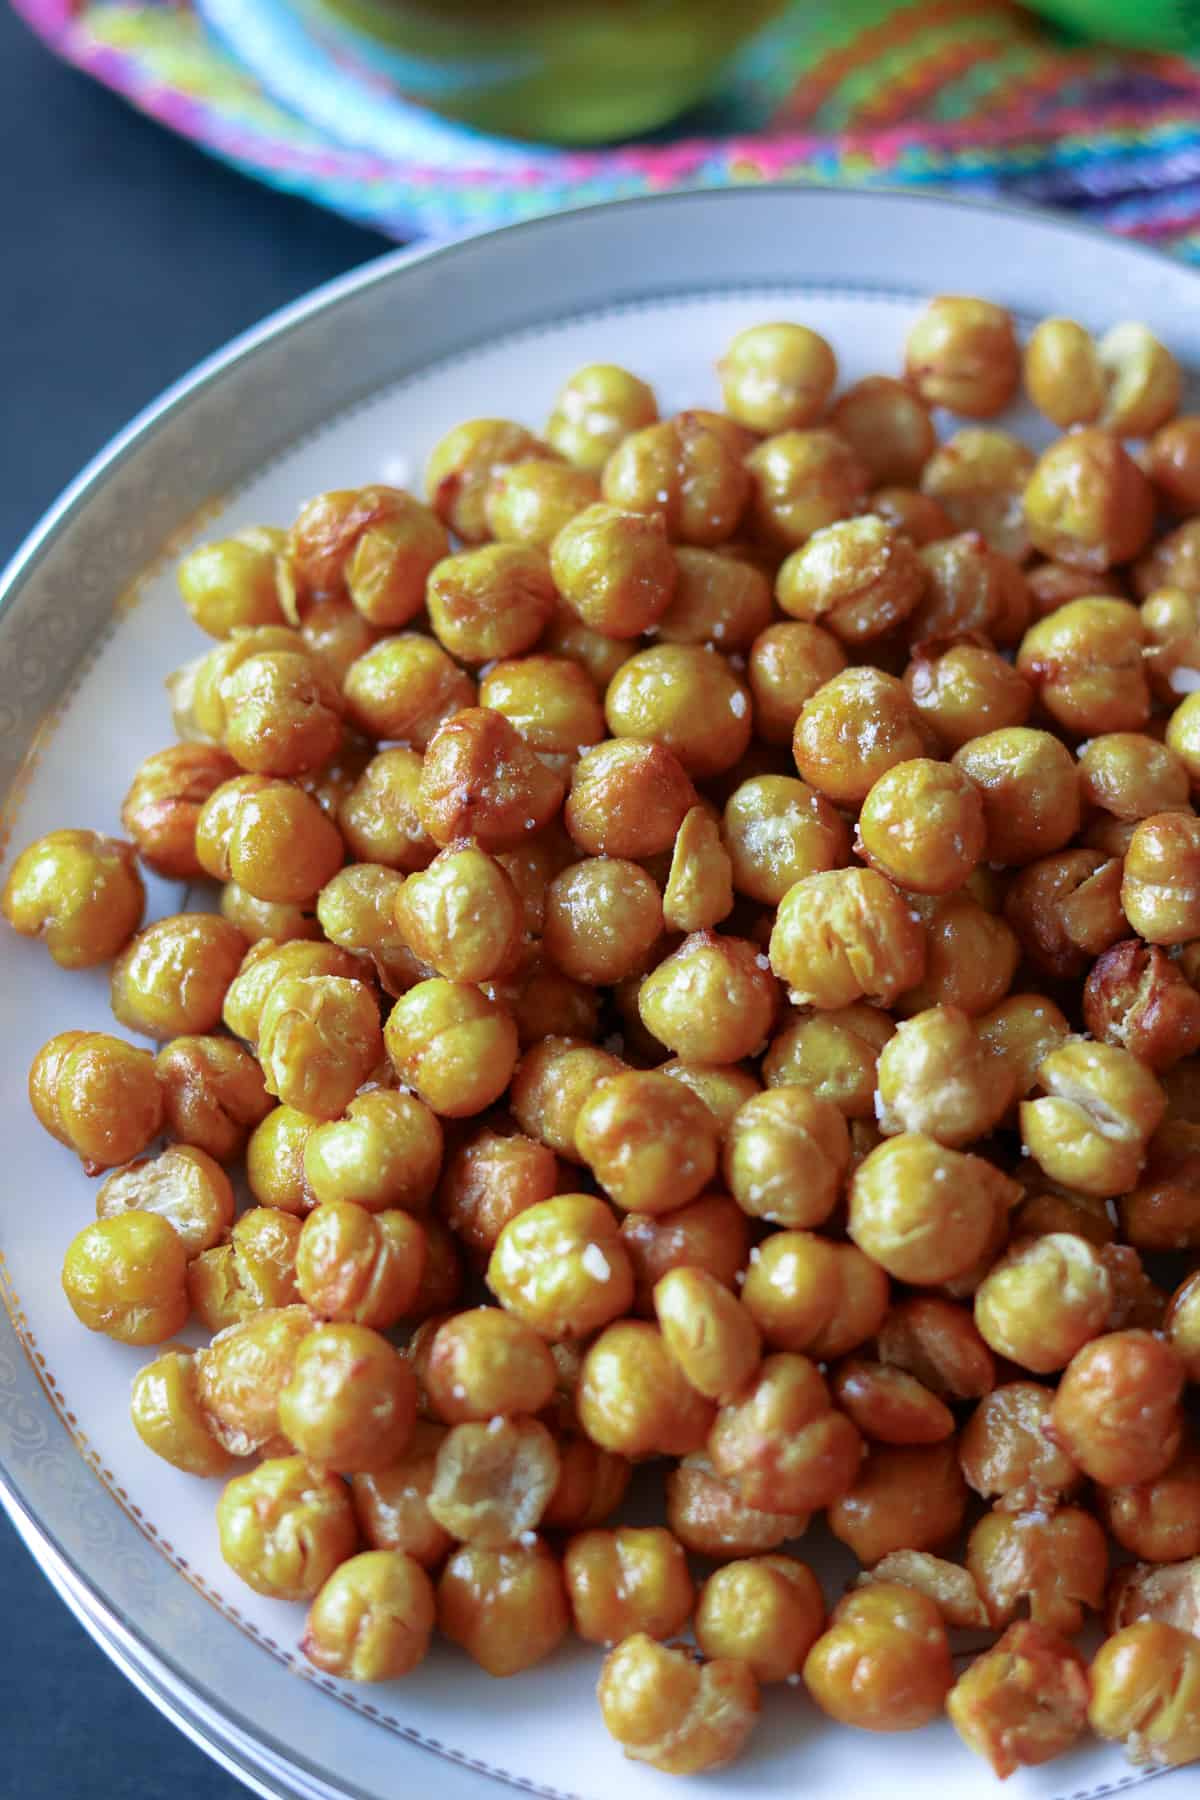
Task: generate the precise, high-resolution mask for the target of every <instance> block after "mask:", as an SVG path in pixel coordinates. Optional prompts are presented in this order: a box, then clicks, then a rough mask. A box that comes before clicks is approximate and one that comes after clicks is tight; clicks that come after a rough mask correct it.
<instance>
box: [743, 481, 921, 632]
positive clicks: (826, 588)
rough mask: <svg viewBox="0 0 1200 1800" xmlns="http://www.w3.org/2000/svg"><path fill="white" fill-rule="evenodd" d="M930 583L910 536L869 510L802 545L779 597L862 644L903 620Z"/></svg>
mask: <svg viewBox="0 0 1200 1800" xmlns="http://www.w3.org/2000/svg"><path fill="white" fill-rule="evenodd" d="M924 586H925V572H924V569H923V567H922V564H921V559H920V557H919V556H918V555H917V552H916V550H915V549H914V547H913V545H912V544H911V542H910V541H909V539H908V538H906V537H905V536H904V535H903V534H902V533H901V532H899V531H898V530H897V529H896V527H895V526H894V525H890V524H888V522H887V521H886V520H885V519H881V518H880V517H879V516H878V514H875V513H867V514H865V515H863V516H862V517H861V518H857V519H844V520H841V521H839V522H838V523H836V524H833V525H827V526H825V527H824V528H823V529H822V530H821V531H817V532H814V533H813V535H812V537H810V538H809V540H808V542H807V543H806V544H804V545H802V546H801V548H800V549H798V550H794V551H793V552H792V554H791V555H790V556H789V557H788V559H787V561H786V562H785V563H784V565H783V567H782V568H781V569H780V571H779V576H778V579H777V581H776V584H775V596H776V599H777V600H778V602H779V604H780V606H781V607H782V608H783V610H784V612H785V613H787V614H789V615H790V616H791V617H792V618H795V619H803V620H806V621H807V622H808V623H810V624H817V623H823V624H824V625H825V626H826V628H827V629H828V630H830V631H832V633H833V635H834V636H835V637H836V638H839V639H840V640H841V641H842V642H843V643H846V644H858V643H862V642H864V641H865V640H867V639H869V638H876V637H881V636H882V635H883V634H884V633H885V632H888V631H891V630H892V629H893V627H894V626H897V625H900V624H902V623H903V622H904V620H905V619H907V618H908V616H909V614H910V613H911V612H912V611H913V609H914V608H915V606H916V604H917V602H918V600H919V599H920V597H921V593H922V591H923V589H924Z"/></svg>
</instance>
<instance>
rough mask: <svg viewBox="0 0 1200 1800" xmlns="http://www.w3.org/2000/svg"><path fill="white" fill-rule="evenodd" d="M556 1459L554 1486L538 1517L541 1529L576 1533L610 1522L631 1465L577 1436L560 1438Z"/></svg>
mask: <svg viewBox="0 0 1200 1800" xmlns="http://www.w3.org/2000/svg"><path fill="white" fill-rule="evenodd" d="M558 1455H559V1476H558V1486H557V1487H556V1488H555V1490H554V1493H553V1494H552V1495H551V1497H550V1503H549V1505H548V1506H547V1507H546V1510H545V1512H544V1513H543V1514H542V1525H543V1526H544V1527H545V1528H546V1529H547V1530H557V1531H579V1530H581V1529H584V1528H586V1527H590V1526H593V1525H599V1524H600V1523H601V1522H602V1521H603V1520H604V1519H607V1518H610V1517H611V1515H612V1514H613V1513H614V1512H615V1511H616V1510H617V1507H618V1506H620V1504H621V1501H622V1500H623V1499H624V1498H625V1492H626V1489H627V1488H628V1486H629V1481H630V1477H631V1475H632V1473H633V1468H632V1465H631V1464H630V1463H629V1462H627V1461H626V1459H625V1458H624V1457H623V1456H614V1455H613V1454H612V1452H611V1451H609V1450H601V1449H599V1448H598V1447H597V1446H596V1445H595V1444H593V1443H592V1441H591V1439H590V1438H586V1437H584V1436H582V1434H581V1433H578V1432H571V1433H570V1434H569V1435H567V1436H560V1438H559V1440H558Z"/></svg>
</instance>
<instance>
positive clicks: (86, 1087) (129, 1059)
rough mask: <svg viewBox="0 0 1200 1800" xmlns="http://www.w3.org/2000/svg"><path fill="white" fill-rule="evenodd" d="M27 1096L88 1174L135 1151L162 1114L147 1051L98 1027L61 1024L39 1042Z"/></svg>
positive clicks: (151, 1133) (146, 1140) (152, 1133)
mask: <svg viewBox="0 0 1200 1800" xmlns="http://www.w3.org/2000/svg"><path fill="white" fill-rule="evenodd" d="M29 1101H30V1105H31V1106H32V1107H33V1110H34V1112H35V1114H36V1115H37V1119H38V1122H39V1124H41V1125H43V1126H44V1127H45V1129H46V1130H47V1131H48V1132H49V1133H50V1135H51V1137H55V1138H57V1139H58V1141H59V1143H60V1144H66V1145H67V1147H68V1149H71V1150H74V1151H75V1153H76V1155H77V1156H78V1157H79V1158H80V1160H81V1161H82V1163H83V1166H84V1170H85V1172H86V1173H87V1174H89V1175H98V1174H99V1173H100V1171H101V1170H102V1169H109V1168H112V1167H113V1165H114V1164H116V1163H124V1162H129V1160H130V1159H131V1158H132V1157H135V1156H140V1155H141V1153H142V1151H143V1150H144V1149H145V1148H146V1146H147V1144H148V1143H149V1142H150V1141H151V1139H152V1138H154V1137H156V1136H157V1135H158V1131H159V1128H160V1126H161V1125H162V1119H163V1090H162V1087H161V1085H160V1083H159V1079H158V1072H157V1070H156V1068H155V1063H154V1058H153V1057H152V1056H151V1054H150V1052H149V1051H148V1050H137V1049H135V1048H134V1046H133V1045H132V1044H126V1043H125V1042H123V1040H122V1039H121V1038H114V1037H107V1036H106V1035H105V1034H104V1033H103V1032H101V1031H60V1032H59V1034H58V1036H57V1037H52V1038H51V1039H50V1041H49V1043H47V1044H43V1045H42V1048H41V1049H40V1050H39V1051H38V1053H37V1055H36V1056H35V1057H34V1059H33V1066H32V1067H31V1069H30V1071H29Z"/></svg>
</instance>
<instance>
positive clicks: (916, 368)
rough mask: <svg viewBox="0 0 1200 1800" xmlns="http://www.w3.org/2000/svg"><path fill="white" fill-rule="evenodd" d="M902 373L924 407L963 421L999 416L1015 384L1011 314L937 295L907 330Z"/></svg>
mask: <svg viewBox="0 0 1200 1800" xmlns="http://www.w3.org/2000/svg"><path fill="white" fill-rule="evenodd" d="M904 373H905V375H906V377H907V379H908V381H909V382H910V383H911V384H912V386H913V387H914V388H915V389H916V391H917V393H918V394H919V395H920V396H921V398H922V400H924V401H925V402H926V403H927V404H928V405H930V406H945V407H947V408H948V409H949V410H950V411H951V412H956V413H963V414H965V415H966V417H967V418H969V419H990V418H991V417H992V415H993V414H994V413H998V412H1003V410H1004V408H1005V407H1006V406H1007V405H1008V403H1009V401H1010V400H1011V399H1012V398H1013V395H1014V394H1015V393H1016V390H1017V383H1018V381H1019V379H1020V353H1019V351H1018V349H1017V340H1016V336H1015V334H1014V331H1013V322H1012V317H1011V315H1010V314H1009V313H1007V312H1006V311H1005V310H1004V308H1003V307H1002V306H995V305H993V304H992V302H991V301H990V300H979V299H976V298H974V297H973V296H966V295H960V294H939V295H938V296H937V297H936V299H933V300H931V301H930V302H929V304H928V305H927V306H926V308H925V310H924V311H923V312H922V313H921V314H920V315H919V317H918V318H917V319H916V320H915V321H914V322H913V324H912V326H911V327H910V329H909V333H908V338H907V340H906V342H905V346H904Z"/></svg>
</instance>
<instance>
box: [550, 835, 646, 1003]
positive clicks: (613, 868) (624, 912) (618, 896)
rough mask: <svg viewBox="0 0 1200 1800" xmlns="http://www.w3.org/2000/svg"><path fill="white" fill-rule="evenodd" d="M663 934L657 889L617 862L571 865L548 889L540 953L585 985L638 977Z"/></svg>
mask: <svg viewBox="0 0 1200 1800" xmlns="http://www.w3.org/2000/svg"><path fill="white" fill-rule="evenodd" d="M662 929H663V917H662V899H661V896H660V894H659V891H658V888H657V887H656V886H655V884H654V882H653V881H652V880H651V879H650V877H649V875H647V874H646V873H645V871H644V870H643V869H640V868H639V867H638V866H637V864H636V863H633V862H628V861H625V860H624V859H622V858H620V857H612V856H593V857H589V858H587V859H586V860H585V861H583V862H577V863H572V864H571V865H570V866H569V867H568V868H566V869H564V870H562V872H561V873H560V874H558V875H556V876H555V877H554V879H553V881H551V882H550V883H549V884H548V886H547V888H546V913H545V920H544V924H543V935H542V943H543V948H544V950H545V952H546V954H547V956H549V957H550V958H551V959H552V960H553V962H554V963H555V964H556V965H557V967H558V968H559V969H561V971H562V972H563V974H564V975H569V976H570V977H571V978H572V980H574V981H581V982H583V983H585V984H586V985H588V986H593V985H596V986H609V985H611V984H612V983H614V982H617V981H620V980H622V979H623V978H624V977H625V976H626V975H635V974H639V973H640V972H641V970H642V969H644V968H645V966H646V963H647V961H648V960H649V957H650V954H651V952H652V950H653V948H654V946H655V944H656V943H657V942H658V940H659V938H660V936H661V935H662Z"/></svg>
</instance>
